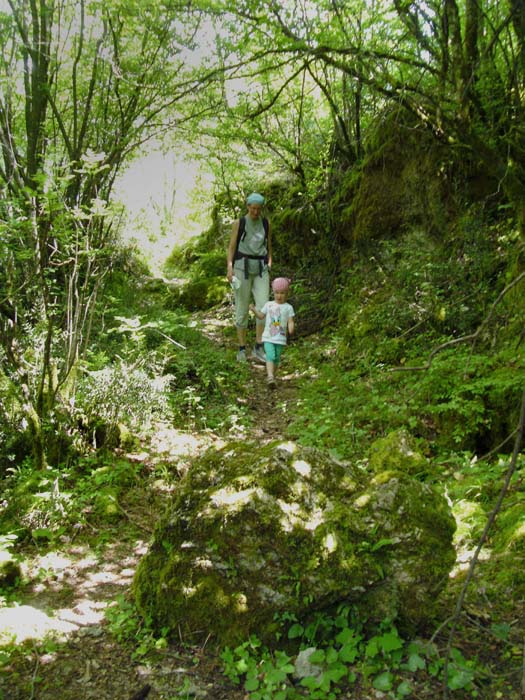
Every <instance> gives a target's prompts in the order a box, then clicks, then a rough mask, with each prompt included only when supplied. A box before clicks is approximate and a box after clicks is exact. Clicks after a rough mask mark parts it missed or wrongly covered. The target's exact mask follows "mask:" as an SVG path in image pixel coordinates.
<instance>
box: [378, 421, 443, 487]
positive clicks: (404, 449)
mask: <svg viewBox="0 0 525 700" xmlns="http://www.w3.org/2000/svg"><path fill="white" fill-rule="evenodd" d="M369 466H370V469H371V470H372V471H373V472H375V473H379V472H383V471H387V470H391V471H400V472H406V473H408V474H410V475H412V476H420V475H422V474H426V473H428V471H429V470H430V462H429V460H428V459H427V458H426V457H425V456H424V455H422V454H421V452H420V451H419V449H418V447H417V445H416V441H415V439H414V438H413V437H412V436H411V435H410V434H409V433H408V432H407V431H406V430H395V431H393V432H391V433H388V435H386V436H385V437H382V438H379V439H377V440H375V442H373V443H372V445H371V447H370V459H369Z"/></svg>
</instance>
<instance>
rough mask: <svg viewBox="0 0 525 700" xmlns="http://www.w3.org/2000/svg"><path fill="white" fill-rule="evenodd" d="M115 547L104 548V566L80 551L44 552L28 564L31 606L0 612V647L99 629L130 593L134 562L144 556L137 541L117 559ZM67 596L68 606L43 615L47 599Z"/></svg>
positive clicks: (86, 550) (118, 555)
mask: <svg viewBox="0 0 525 700" xmlns="http://www.w3.org/2000/svg"><path fill="white" fill-rule="evenodd" d="M117 546H118V545H113V546H112V547H108V549H107V550H106V552H105V555H104V556H105V562H103V563H100V562H99V561H98V559H97V558H96V557H95V556H94V555H93V554H92V553H90V552H89V551H88V548H87V547H80V546H77V547H76V548H75V551H74V553H73V554H72V555H68V556H66V555H64V554H63V553H60V552H49V553H47V554H45V555H43V556H37V557H35V558H34V559H33V560H31V561H30V562H28V563H27V564H26V566H25V570H24V571H23V574H24V577H25V578H29V579H30V580H33V581H35V583H34V584H33V586H32V595H31V597H32V599H34V601H35V602H34V603H33V605H18V606H14V607H6V608H1V609H0V643H2V644H9V643H16V644H20V643H22V642H24V641H27V640H29V639H33V640H35V641H38V640H42V639H44V638H46V637H48V636H53V637H56V638H58V639H63V638H64V637H65V636H67V635H68V634H70V633H71V632H75V631H77V630H79V629H80V628H82V627H87V626H92V625H100V624H101V623H102V622H103V620H104V611H105V609H106V608H107V607H108V605H110V604H111V603H112V602H113V600H114V599H115V596H116V595H118V593H120V592H122V593H123V592H125V591H126V590H127V589H128V588H129V586H130V584H131V580H132V578H133V575H134V573H135V565H136V562H137V560H138V558H139V557H140V556H142V554H144V553H145V551H146V545H145V543H144V542H142V541H139V542H137V543H136V544H135V547H134V549H133V553H132V554H131V555H130V556H127V557H124V558H122V556H121V554H120V553H119V552H118V551H117ZM68 592H70V593H71V594H72V597H73V599H72V600H71V602H70V603H69V604H68V605H64V606H63V607H60V608H58V609H55V611H54V612H53V613H52V614H50V613H47V612H45V609H46V608H48V603H49V600H50V598H53V600H56V599H57V598H59V596H60V595H61V594H64V595H66V594H67V593H68ZM68 597H71V596H68Z"/></svg>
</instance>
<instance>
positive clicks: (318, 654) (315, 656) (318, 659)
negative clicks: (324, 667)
mask: <svg viewBox="0 0 525 700" xmlns="http://www.w3.org/2000/svg"><path fill="white" fill-rule="evenodd" d="M325 658H326V654H325V652H324V650H323V649H316V650H315V651H314V652H313V653H312V654H311V655H310V657H309V659H308V661H309V662H310V663H311V664H322V663H324V660H325Z"/></svg>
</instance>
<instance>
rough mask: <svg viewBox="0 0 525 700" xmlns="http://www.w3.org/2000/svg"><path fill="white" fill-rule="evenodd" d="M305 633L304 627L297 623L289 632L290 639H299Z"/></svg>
mask: <svg viewBox="0 0 525 700" xmlns="http://www.w3.org/2000/svg"><path fill="white" fill-rule="evenodd" d="M303 632H304V627H303V626H302V625H300V624H299V623H298V622H296V623H295V624H294V625H292V626H291V627H290V629H289V630H288V639H297V637H301V636H302V634H303Z"/></svg>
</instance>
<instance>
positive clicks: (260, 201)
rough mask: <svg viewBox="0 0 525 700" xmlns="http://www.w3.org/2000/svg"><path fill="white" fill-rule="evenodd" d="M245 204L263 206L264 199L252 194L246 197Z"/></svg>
mask: <svg viewBox="0 0 525 700" xmlns="http://www.w3.org/2000/svg"><path fill="white" fill-rule="evenodd" d="M246 204H260V205H261V206H262V205H263V204H264V197H263V196H262V194H259V193H258V192H252V193H251V194H249V195H248V196H247V197H246Z"/></svg>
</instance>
